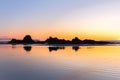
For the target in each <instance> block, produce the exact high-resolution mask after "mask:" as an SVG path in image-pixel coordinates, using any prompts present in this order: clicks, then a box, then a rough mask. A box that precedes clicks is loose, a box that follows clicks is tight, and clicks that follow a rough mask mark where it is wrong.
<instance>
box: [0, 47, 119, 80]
mask: <svg viewBox="0 0 120 80" xmlns="http://www.w3.org/2000/svg"><path fill="white" fill-rule="evenodd" d="M0 80H120V46H82V47H76V46H74V47H71V46H68V47H48V46H35V45H32V46H30V45H28V46H23V45H14V46H12V45H0Z"/></svg>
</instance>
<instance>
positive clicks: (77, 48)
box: [72, 46, 80, 51]
mask: <svg viewBox="0 0 120 80" xmlns="http://www.w3.org/2000/svg"><path fill="white" fill-rule="evenodd" d="M72 49H73V50H75V51H78V50H79V49H80V47H79V46H73V47H72Z"/></svg>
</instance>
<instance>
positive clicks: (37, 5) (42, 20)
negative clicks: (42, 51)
mask: <svg viewBox="0 0 120 80" xmlns="http://www.w3.org/2000/svg"><path fill="white" fill-rule="evenodd" d="M119 5H120V0H0V28H1V31H0V36H14V34H16V35H17V33H18V37H19V36H20V35H23V34H33V35H38V34H40V33H41V34H42V32H44V30H48V31H52V30H50V29H51V28H54V29H56V28H58V30H59V29H61V30H64V29H66V28H70V29H69V30H68V33H70V32H72V31H70V30H73V32H77V30H79V31H81V29H82V30H83V31H84V28H85V29H86V28H89V29H90V28H91V31H92V30H93V29H92V28H95V27H93V26H96V29H95V31H96V30H97V25H98V26H100V25H101V26H104V27H106V28H108V26H109V25H106V26H105V25H104V24H105V23H104V22H102V21H104V20H105V21H106V20H107V21H106V23H108V22H109V18H108V17H109V16H110V19H111V20H115V22H116V21H119V16H118V14H119V13H120V10H119V9H120V6H119ZM97 16H99V17H97ZM106 16H107V17H106ZM112 16H113V17H112ZM96 17H97V19H96ZM102 17H103V18H104V19H102V20H101V19H100V18H102ZM117 17H118V18H117ZM112 18H113V19H112ZM85 21H86V22H85ZM89 21H92V22H94V23H95V25H92V24H91V22H89ZM96 21H97V22H96ZM112 22H113V23H112V24H111V25H113V24H114V25H115V24H116V25H117V24H118V23H119V22H117V23H115V22H114V21H112ZM80 23H82V24H80ZM83 23H84V24H83ZM87 24H88V25H87ZM61 27H63V28H61ZM115 27H116V26H115ZM73 28H78V29H77V30H74V29H73ZM99 28H100V27H99ZM116 28H117V29H118V26H117V27H116ZM111 29H113V27H111ZM101 30H102V29H101ZM38 31H39V32H38ZM79 31H78V32H79ZM37 32H38V33H37ZM84 32H89V31H88V30H87V29H86V30H85V31H84ZM44 34H45V32H44ZM47 34H49V33H47ZM112 35H114V34H112ZM15 37H16V36H15Z"/></svg>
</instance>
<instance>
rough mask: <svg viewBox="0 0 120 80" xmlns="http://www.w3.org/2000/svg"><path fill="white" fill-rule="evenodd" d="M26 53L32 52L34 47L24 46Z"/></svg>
mask: <svg viewBox="0 0 120 80" xmlns="http://www.w3.org/2000/svg"><path fill="white" fill-rule="evenodd" d="M23 48H24V50H25V51H26V52H30V51H31V49H32V47H31V46H24V47H23Z"/></svg>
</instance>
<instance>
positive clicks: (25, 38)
mask: <svg viewBox="0 0 120 80" xmlns="http://www.w3.org/2000/svg"><path fill="white" fill-rule="evenodd" d="M23 43H34V41H33V40H32V38H31V36H30V35H26V36H25V37H24V38H23Z"/></svg>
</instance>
